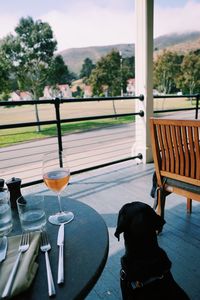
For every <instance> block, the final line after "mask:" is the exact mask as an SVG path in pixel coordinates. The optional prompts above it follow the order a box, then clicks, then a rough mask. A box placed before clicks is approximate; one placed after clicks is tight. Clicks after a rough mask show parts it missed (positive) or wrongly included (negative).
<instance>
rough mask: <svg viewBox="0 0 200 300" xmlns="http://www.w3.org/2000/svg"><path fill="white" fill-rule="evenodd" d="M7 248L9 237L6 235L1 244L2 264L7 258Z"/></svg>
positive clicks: (0, 260)
mask: <svg viewBox="0 0 200 300" xmlns="http://www.w3.org/2000/svg"><path fill="white" fill-rule="evenodd" d="M7 247H8V239H7V236H5V235H4V237H3V238H2V239H1V242H0V262H2V261H3V260H4V259H5V258H6V252H7Z"/></svg>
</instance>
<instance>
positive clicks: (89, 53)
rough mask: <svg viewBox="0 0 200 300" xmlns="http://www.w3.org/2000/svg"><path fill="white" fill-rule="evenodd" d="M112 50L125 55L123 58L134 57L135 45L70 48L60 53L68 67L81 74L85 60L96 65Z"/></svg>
mask: <svg viewBox="0 0 200 300" xmlns="http://www.w3.org/2000/svg"><path fill="white" fill-rule="evenodd" d="M112 49H116V50H118V51H121V52H122V53H123V57H129V56H133V55H134V45H133V44H119V45H111V46H93V47H84V48H70V49H67V50H64V51H62V52H59V54H60V55H62V57H63V59H64V61H65V63H66V65H67V66H68V67H69V69H70V70H71V71H73V72H75V73H77V74H78V73H79V72H80V70H81V67H82V64H83V62H84V59H85V58H87V57H88V58H90V59H91V60H92V61H93V63H96V62H97V61H98V60H99V59H100V58H101V57H102V56H105V55H107V54H108V53H109V52H110V51H112Z"/></svg>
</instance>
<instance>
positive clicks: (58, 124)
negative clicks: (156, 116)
mask: <svg viewBox="0 0 200 300" xmlns="http://www.w3.org/2000/svg"><path fill="white" fill-rule="evenodd" d="M163 98H165V99H170V98H179V99H180V100H181V98H188V99H193V101H195V105H194V104H193V106H192V107H180V108H171V109H163V107H162V108H161V109H159V110H154V113H166V112H178V111H191V110H193V111H194V112H195V118H196V119H198V110H199V94H195V95H183V96H177V95H176V96H174V95H162V96H154V99H158V100H159V99H163ZM143 99H144V97H143V95H140V96H134V97H132V96H131V97H129V96H127V97H106V98H86V99H59V98H56V99H54V100H39V101H38V100H31V101H0V107H3V106H4V107H12V106H19V105H42V104H45V105H47V104H48V105H49V104H50V105H53V106H54V110H55V119H50V120H44V121H39V122H37V121H34V122H20V123H13V124H11V123H10V124H0V132H1V130H4V129H14V128H22V127H31V126H42V125H51V124H55V125H56V129H57V132H56V137H57V151H62V150H63V134H62V126H61V125H62V124H64V123H73V122H83V121H91V120H100V119H113V118H114V119H116V118H119V117H126V116H133V117H134V116H140V117H143V116H144V112H143V111H135V112H128V113H117V112H114V114H103V115H92V116H90V115H89V116H79V117H75V118H62V117H61V112H62V108H61V104H69V103H85V102H87V103H90V102H109V101H115V102H116V101H122V100H123V101H135V100H139V101H143ZM1 149H3V150H1ZM1 149H0V155H1V158H0V164H1V166H2V165H3V166H4V172H3V173H4V174H6V159H5V158H4V157H3V155H2V154H1V153H4V154H5V153H6V149H7V148H1ZM9 149H10V147H9ZM10 151H11V155H10V156H13V155H16V152H17V150H14V149H13V148H12V149H10ZM38 152H39V151H38ZM130 152H131V151H130ZM6 155H7V161H9V162H10V159H9V158H8V153H6ZM27 156H31V154H28V155H27ZM111 156H112V155H111ZM136 158H138V159H142V155H141V154H140V153H138V154H136V155H132V154H131V153H129V155H127V154H126V155H122V157H119V158H117V159H113V157H112V158H111V159H110V160H109V161H105V162H100V163H95V164H93V165H90V166H87V164H86V165H85V166H84V167H83V168H76V169H75V170H72V172H71V173H72V175H73V174H78V173H81V172H86V171H88V170H92V169H96V168H100V167H104V166H108V165H112V164H115V163H119V162H123V161H127V160H132V159H136ZM3 160H4V161H3ZM21 160H22V162H20V163H18V162H15V163H13V165H11V166H10V167H9V168H8V170H9V172H8V173H7V176H10V177H12V170H13V169H14V168H16V169H17V168H19V166H20V164H22V163H23V154H22V155H21ZM37 160H38V159H35V161H34V159H33V158H32V161H33V162H34V167H31V163H32V162H31V159H30V161H29V162H28V163H27V164H30V170H33V169H34V168H35V169H38V168H39V167H38V165H37V163H38V162H37ZM24 163H25V162H24ZM80 165H81V164H80ZM0 168H1V167H0ZM20 172H21V171H19V173H15V174H19V175H18V176H19V177H20ZM25 172H28V169H26V170H25ZM15 176H16V175H15ZM1 177H3V175H1ZM41 182H42V179H35V180H26V182H24V183H22V187H25V186H30V185H33V184H37V183H41Z"/></svg>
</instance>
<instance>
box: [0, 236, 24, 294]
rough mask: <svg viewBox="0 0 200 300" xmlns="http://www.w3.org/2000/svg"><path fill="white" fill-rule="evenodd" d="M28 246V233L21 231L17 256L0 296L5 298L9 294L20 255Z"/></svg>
mask: <svg viewBox="0 0 200 300" xmlns="http://www.w3.org/2000/svg"><path fill="white" fill-rule="evenodd" d="M28 248H29V233H23V234H22V236H21V241H20V245H19V248H18V256H17V259H16V261H15V264H14V266H13V268H12V271H11V273H10V276H9V278H8V281H7V283H6V286H5V288H4V291H3V294H2V298H6V297H8V296H9V294H10V291H11V288H12V285H13V282H14V279H15V275H16V272H17V269H18V266H19V262H20V258H21V255H22V253H24V252H26V251H27V250H28Z"/></svg>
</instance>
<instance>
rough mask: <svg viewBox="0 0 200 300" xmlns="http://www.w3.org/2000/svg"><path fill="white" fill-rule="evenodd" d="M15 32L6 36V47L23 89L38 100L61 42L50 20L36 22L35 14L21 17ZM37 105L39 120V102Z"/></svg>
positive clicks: (20, 87) (4, 48) (19, 84)
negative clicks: (58, 41) (33, 16)
mask: <svg viewBox="0 0 200 300" xmlns="http://www.w3.org/2000/svg"><path fill="white" fill-rule="evenodd" d="M15 33H16V35H15V36H14V35H9V36H7V37H6V38H5V39H4V41H3V44H2V49H3V51H4V53H5V55H6V57H7V58H8V59H9V61H10V62H11V64H12V72H13V73H14V74H15V76H16V79H17V82H18V86H19V89H20V90H24V89H26V90H29V91H30V92H31V93H32V96H33V99H35V100H38V99H39V97H40V96H42V93H43V89H44V86H45V84H46V81H47V78H48V72H49V66H50V65H51V61H52V59H53V53H54V51H55V50H56V45H57V42H56V40H55V39H54V37H53V32H52V29H51V27H50V25H49V24H48V23H45V22H42V21H40V20H37V21H35V22H34V21H33V19H32V18H31V17H27V18H21V19H20V21H19V24H18V26H17V27H16V28H15ZM35 108H36V120H37V121H39V115H38V109H37V105H36V107H35ZM38 130H40V127H38Z"/></svg>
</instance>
